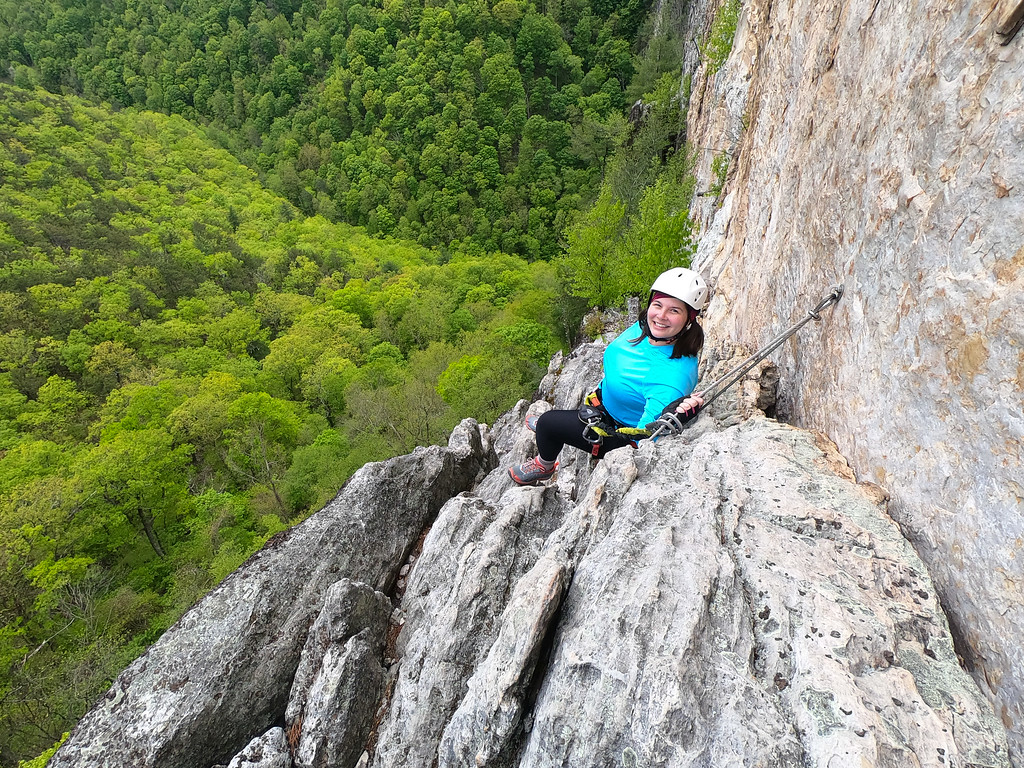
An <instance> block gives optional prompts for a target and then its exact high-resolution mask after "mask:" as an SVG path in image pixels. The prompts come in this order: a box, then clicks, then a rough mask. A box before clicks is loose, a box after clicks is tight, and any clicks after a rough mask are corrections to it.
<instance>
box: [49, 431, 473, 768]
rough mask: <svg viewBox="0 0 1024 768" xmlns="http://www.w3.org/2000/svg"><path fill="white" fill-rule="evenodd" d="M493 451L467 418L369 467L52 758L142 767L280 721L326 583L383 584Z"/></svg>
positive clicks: (224, 749)
mask: <svg viewBox="0 0 1024 768" xmlns="http://www.w3.org/2000/svg"><path fill="white" fill-rule="evenodd" d="M492 460H493V454H492V453H491V451H490V448H489V446H487V445H485V443H484V442H483V439H482V435H481V430H480V428H479V427H478V425H477V424H476V423H475V422H473V421H466V422H463V423H462V424H461V425H459V427H457V428H456V430H455V431H454V432H453V433H452V436H451V439H450V440H449V444H448V446H447V447H442V446H432V447H429V448H418V449H416V450H415V451H414V452H413V453H411V454H408V455H406V456H400V457H397V458H395V459H391V460H389V461H385V462H379V463H375V464H368V465H366V466H364V467H363V468H362V469H360V470H359V471H358V472H357V473H356V474H354V475H353V476H352V478H351V479H350V480H349V481H348V483H347V484H346V485H345V487H344V488H342V490H341V492H340V493H339V494H338V496H337V497H336V498H335V499H334V500H333V501H332V502H330V503H329V504H328V505H327V506H326V507H325V508H324V509H323V510H321V511H320V512H319V513H317V514H315V515H313V516H312V517H310V518H309V519H307V520H306V521H305V522H303V523H301V524H300V525H298V526H296V527H295V528H292V529H291V530H289V531H287V532H285V533H283V534H280V535H278V536H277V537H275V538H273V539H271V540H270V541H269V542H268V543H267V544H266V546H264V548H263V549H262V550H260V551H259V552H257V553H256V554H255V555H253V557H252V558H250V559H249V561H248V562H247V563H245V564H244V565H243V566H242V567H240V568H239V569H238V570H237V571H235V572H234V573H233V574H231V575H230V576H229V577H228V578H227V579H225V580H224V581H223V582H222V583H221V584H220V585H219V586H218V587H217V588H216V589H214V590H213V591H212V592H210V593H209V594H208V595H207V596H206V597H204V598H203V599H202V600H201V601H200V602H199V603H198V604H197V605H196V606H195V607H193V608H192V609H191V610H190V611H188V612H187V613H186V614H185V615H184V616H183V617H182V618H181V620H180V621H178V622H177V623H176V624H175V625H174V626H173V627H171V628H170V629H169V630H168V631H167V632H166V633H164V635H163V636H162V637H161V638H160V640H159V641H158V642H157V643H155V644H154V645H153V646H152V647H151V648H150V649H149V650H148V651H146V653H145V654H143V655H142V656H141V657H139V658H138V659H137V660H136V661H135V662H133V663H132V664H131V665H130V666H129V667H128V668H127V669H126V670H125V671H124V672H122V673H121V675H119V676H118V678H117V680H116V681H115V682H114V684H113V685H112V686H111V688H110V690H109V691H108V692H107V693H106V694H105V695H104V696H103V697H102V698H101V699H100V701H99V702H98V703H97V704H96V705H95V706H94V707H93V709H92V710H90V711H89V712H88V713H87V714H86V716H85V717H84V718H83V719H82V720H81V721H80V722H79V724H78V725H77V727H76V728H75V729H74V731H72V733H71V735H70V737H69V738H68V740H67V741H66V742H65V744H64V745H63V746H62V747H61V748H60V749H59V750H58V751H57V753H56V754H55V755H54V757H53V758H52V760H51V762H50V765H51V766H53V768H64V767H65V766H67V767H69V768H70V767H71V766H74V768H87V767H88V766H105V765H109V761H110V760H111V756H112V755H116V757H117V762H118V763H119V764H121V765H132V766H135V767H137V768H147V767H149V766H154V767H156V766H158V767H159V768H178V767H179V766H180V767H181V768H196V767H197V766H209V765H213V764H215V763H223V762H225V761H227V760H228V759H230V758H231V756H232V755H235V754H236V753H237V752H238V751H239V749H241V748H242V747H243V746H244V745H245V744H246V743H247V742H249V740H250V739H252V738H253V737H254V736H256V735H258V734H261V733H264V732H265V731H266V730H267V729H269V728H271V727H272V726H274V725H275V724H280V723H281V722H283V719H284V712H285V705H286V703H287V700H288V696H289V691H290V690H291V688H292V680H293V677H294V675H295V672H296V669H297V667H298V666H299V660H300V655H301V652H302V649H303V646H304V644H305V642H306V637H307V634H308V632H309V628H310V625H311V624H312V623H313V621H314V619H316V617H317V615H318V614H319V613H320V611H321V608H322V606H323V602H324V597H325V595H326V594H327V590H328V588H329V587H330V586H331V585H332V584H334V583H336V582H338V581H340V580H342V579H345V578H348V579H351V580H353V581H359V582H363V583H365V584H368V585H370V586H372V587H373V588H374V589H377V590H380V591H383V592H389V591H390V590H391V589H392V586H393V585H394V582H395V579H396V577H397V572H398V569H399V568H400V567H401V564H402V563H403V562H404V560H405V557H406V555H407V554H408V553H409V552H410V551H411V550H412V548H413V545H414V544H415V542H416V541H417V539H418V538H419V537H420V535H421V533H422V532H423V530H424V529H425V528H426V527H427V526H428V525H429V524H430V523H431V522H432V520H433V518H434V516H435V515H436V514H437V512H438V510H439V509H440V508H441V506H442V504H443V503H444V502H445V501H447V500H448V499H449V498H450V497H451V496H453V495H455V494H457V493H459V492H460V491H462V490H464V489H466V488H469V487H470V486H471V485H472V484H473V483H474V482H475V480H476V478H477V476H478V474H480V473H481V472H482V471H484V470H485V469H486V468H487V467H488V466H489V462H490V461H492ZM361 746H362V745H360V747H361ZM357 754H358V753H357Z"/></svg>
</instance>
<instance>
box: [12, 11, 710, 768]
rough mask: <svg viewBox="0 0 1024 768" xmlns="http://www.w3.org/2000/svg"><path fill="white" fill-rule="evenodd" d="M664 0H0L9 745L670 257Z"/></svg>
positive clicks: (679, 115) (674, 166)
mask: <svg viewBox="0 0 1024 768" xmlns="http://www.w3.org/2000/svg"><path fill="white" fill-rule="evenodd" d="M682 5H683V4H682V3H680V2H670V3H666V4H662V5H660V6H659V13H660V17H659V18H660V19H661V21H662V22H665V23H657V24H656V23H654V22H653V21H652V20H651V19H648V18H646V13H647V11H648V9H647V8H646V7H645V6H644V5H643V4H642V3H641V2H639V0H626V1H625V2H612V1H611V0H563V2H556V3H549V4H547V5H546V6H545V7H543V8H539V7H537V6H535V5H533V4H531V3H528V2H520V1H519V0H498V2H493V3H492V2H477V1H475V0H469V1H466V2H454V1H449V2H447V3H446V4H444V5H440V4H424V3H421V2H418V0H386V1H384V0H381V1H380V2H373V1H372V0H371V1H370V2H367V3H366V4H358V3H348V2H346V0H309V1H307V2H303V3H298V2H294V3H293V2H289V1H288V0H285V2H268V3H264V2H250V0H210V1H209V2H204V3H197V2H193V0H186V2H182V3H175V2H153V1H152V0H139V2H131V3H126V2H121V1H120V0H113V1H107V0H87V1H85V2H80V1H78V0H56V2H49V1H45V0H20V1H18V2H15V0H0V76H2V77H3V78H5V79H4V80H0V325H2V327H0V334H2V335H0V765H3V766H4V768H8V766H14V765H16V764H17V761H18V760H19V759H25V758H28V757H31V756H33V755H35V754H38V753H39V752H40V750H43V749H45V748H46V747H48V746H50V745H51V744H53V742H54V741H55V740H57V739H58V738H59V737H60V735H61V733H62V732H64V731H65V730H67V728H68V727H69V726H70V725H71V724H73V723H74V721H75V720H76V719H77V718H78V717H80V716H81V714H82V713H83V712H84V711H85V709H86V707H87V706H88V704H89V703H90V702H91V701H92V700H93V699H94V698H95V696H96V695H98V694H99V693H100V692H101V691H102V690H103V688H104V686H105V685H107V684H108V683H109V681H110V680H111V679H112V678H113V676H114V675H115V674H116V673H117V672H118V671H119V670H120V669H121V668H123V666H124V665H125V664H126V663H127V662H128V661H129V660H130V659H132V658H133V657H134V656H136V655H137V654H138V653H139V652H140V651H141V650H142V649H143V648H145V647H146V646H147V645H148V644H149V643H151V642H152V641H153V640H154V639H155V638H157V637H158V636H159V635H160V633H161V632H163V630H164V629H166V628H167V627H168V626H169V625H170V624H171V623H172V622H173V621H175V620H176V618H177V617H178V616H180V615H181V613H182V612H183V611H184V610H186V609H187V608H188V607H189V606H190V605H191V604H192V603H193V602H194V601H195V600H196V599H197V598H198V597H199V596H201V595H202V594H203V593H204V592H205V591H207V590H208V589H209V588H211V587H212V586H213V585H215V584H216V583H218V582H219V580H220V579H221V578H223V576H224V575H226V574H227V573H229V572H230V571H231V570H232V569H234V568H235V567H236V566H237V565H238V564H240V563H241V562H242V561H243V560H244V559H245V558H246V557H247V556H248V555H249V554H250V553H252V552H253V551H255V550H256V549H258V548H259V547H260V546H261V545H262V544H263V543H264V542H265V541H267V540H268V539H269V538H270V537H271V536H273V535H274V534H275V533H276V532H278V531H280V530H283V529H284V528H285V527H287V526H288V525H291V524H292V523H294V522H296V521H297V520H299V519H301V518H302V517H303V516H305V515H307V514H309V513H310V512H312V511H314V510H316V509H318V508H319V507H320V506H321V505H322V504H323V503H324V502H325V501H326V500H327V499H329V498H331V497H332V496H333V495H334V494H335V493H336V492H337V490H338V488H339V487H340V486H341V484H342V483H343V482H344V480H345V479H346V478H347V477H348V476H349V475H350V474H351V473H352V472H353V471H354V470H355V469H357V468H358V467H359V466H361V465H362V464H363V463H365V462H367V461H372V460H376V459H382V458H386V457H389V456H393V455H396V454H399V453H405V452H408V451H410V450H411V449H412V448H414V447H415V446H417V445H424V444H429V443H433V442H439V441H443V440H445V439H446V437H447V434H448V432H449V431H450V430H451V428H452V427H453V425H454V424H456V423H457V421H458V420H459V419H461V418H463V417H465V416H473V417H476V418H478V419H480V420H482V421H489V420H492V419H493V418H494V417H495V416H496V415H498V414H499V413H501V412H502V411H504V410H505V409H506V408H508V407H509V406H510V405H511V404H512V403H514V402H515V400H516V399H518V398H520V397H525V396H529V394H530V393H531V392H532V391H533V389H534V387H535V386H536V383H537V382H538V380H539V378H540V376H541V374H542V372H543V370H544V367H545V366H546V363H547V361H548V359H549V357H550V355H551V353H552V352H553V351H554V350H555V349H557V348H558V347H559V346H566V345H568V344H569V343H570V342H571V341H572V337H573V336H574V334H575V333H576V329H577V327H578V323H579V320H580V317H581V315H582V313H583V310H585V309H586V307H587V306H589V305H591V304H603V305H610V304H615V303H617V302H619V301H620V300H621V299H622V297H624V296H625V295H627V294H631V293H632V294H637V293H641V292H643V291H644V290H645V288H646V286H648V285H649V284H650V280H651V278H652V277H653V276H654V275H656V274H657V273H658V272H660V271H661V270H662V269H664V268H666V267H668V266H670V265H672V264H679V263H686V259H687V258H688V255H689V253H690V250H691V248H692V245H691V240H690V234H691V232H690V222H689V218H688V216H687V207H688V204H689V200H690V199H691V196H692V194H693V193H694V189H693V180H692V176H691V175H690V174H689V167H690V165H689V164H690V159H689V158H690V154H691V153H690V152H688V151H681V150H683V147H684V138H685V137H684V128H683V126H684V113H683V109H682V108H683V107H685V96H686V94H685V92H684V93H683V94H680V93H679V83H680V79H679V69H678V65H679V52H680V48H681V45H682V43H681V41H679V40H676V39H674V38H673V37H672V34H671V30H672V29H673V28H674V26H673V25H672V24H670V23H667V22H668V21H669V20H670V17H671V16H672V14H678V13H679V12H680V8H681V7H682ZM655 29H657V30H658V31H657V32H655ZM44 89H45V90H44ZM680 95H682V97H683V98H682V99H680ZM640 97H643V100H644V102H645V106H644V107H643V108H642V109H639V110H637V111H636V114H635V115H634V122H633V124H632V125H630V123H629V121H628V120H627V112H628V110H629V107H630V106H631V105H632V104H633V103H634V101H635V100H637V99H638V98H640ZM637 115H639V117H637Z"/></svg>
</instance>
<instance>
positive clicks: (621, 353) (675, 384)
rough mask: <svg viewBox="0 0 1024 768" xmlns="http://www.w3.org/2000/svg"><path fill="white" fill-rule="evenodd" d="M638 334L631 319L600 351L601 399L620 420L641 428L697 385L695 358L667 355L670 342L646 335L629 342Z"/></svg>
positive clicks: (669, 351)
mask: <svg viewBox="0 0 1024 768" xmlns="http://www.w3.org/2000/svg"><path fill="white" fill-rule="evenodd" d="M640 334H641V331H640V324H639V323H634V324H633V325H631V326H630V327H629V328H627V329H626V330H625V331H624V332H623V333H621V334H619V336H617V337H616V338H615V340H614V341H613V342H612V343H611V344H609V345H608V348H607V349H605V351H604V379H603V380H602V381H601V403H602V405H604V407H605V408H606V409H607V410H608V413H609V414H611V416H612V418H613V419H615V420H616V421H618V422H619V423H620V424H625V425H627V426H634V427H639V428H641V429H643V428H644V427H646V426H647V425H648V424H649V423H650V422H652V421H654V420H655V419H656V418H658V417H659V416H660V415H661V412H662V411H663V410H664V409H665V406H666V405H668V404H669V403H671V402H672V401H673V400H677V399H679V398H680V397H685V396H686V395H688V394H690V393H691V392H693V389H694V387H696V386H697V358H696V357H678V358H676V359H675V360H673V359H672V358H671V355H672V345H671V344H666V345H664V346H655V345H654V344H651V343H650V340H649V339H644V340H643V341H641V342H640V343H639V344H635V345H634V344H631V343H630V341H629V340H630V339H635V338H638V337H639V336H640Z"/></svg>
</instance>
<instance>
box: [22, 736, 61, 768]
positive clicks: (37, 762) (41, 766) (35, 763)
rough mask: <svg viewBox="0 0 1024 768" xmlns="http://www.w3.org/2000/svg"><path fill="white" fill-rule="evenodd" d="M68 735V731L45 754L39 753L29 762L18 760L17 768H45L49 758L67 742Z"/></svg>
mask: <svg viewBox="0 0 1024 768" xmlns="http://www.w3.org/2000/svg"><path fill="white" fill-rule="evenodd" d="M70 735H71V732H70V731H68V732H66V733H65V734H64V735H63V736H61V737H60V740H58V741H57V743H56V744H54V745H53V746H52V747H50V748H49V749H48V750H46V751H45V752H43V753H41V754H40V755H39V756H38V757H34V758H32V759H31V760H19V761H18V768H46V764H47V763H48V762H50V758H51V757H53V756H54V754H56V752H57V750H58V749H59V748H60V745H61V744H63V743H64V742H65V741H67V738H68V736H70Z"/></svg>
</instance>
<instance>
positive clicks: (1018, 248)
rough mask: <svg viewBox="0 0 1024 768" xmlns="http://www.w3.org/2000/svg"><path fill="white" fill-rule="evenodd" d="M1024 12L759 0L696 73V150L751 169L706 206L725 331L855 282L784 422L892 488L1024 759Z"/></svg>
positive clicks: (760, 329) (793, 355)
mask: <svg viewBox="0 0 1024 768" xmlns="http://www.w3.org/2000/svg"><path fill="white" fill-rule="evenodd" d="M709 4H710V6H711V7H710V8H709V7H706V6H708V5H709ZM714 5H715V3H713V2H712V3H708V2H705V0H701V2H699V3H696V4H694V5H693V6H692V8H693V9H695V15H694V16H693V17H692V18H691V23H692V25H693V26H694V29H693V30H690V31H688V32H687V33H685V34H684V35H683V36H684V38H685V39H690V38H691V37H693V36H698V37H699V35H700V34H701V33H702V30H703V29H705V28H706V25H707V23H708V21H707V20H708V18H709V17H710V15H711V13H712V12H713V10H714ZM1019 5H1020V3H1019V2H1017V0H1001V1H1000V2H995V1H994V0H985V1H982V0H967V1H965V2H959V3H948V2H942V1H941V0H910V1H909V2H905V3H900V4H898V5H896V6H893V5H891V4H890V5H886V4H885V3H882V4H879V3H878V2H876V1H875V0H853V1H852V2H844V3H840V2H824V3H822V2H815V1H813V0H749V2H747V1H745V2H744V3H743V13H742V16H741V19H740V23H739V28H738V30H737V35H736V38H735V44H734V48H733V52H732V55H731V57H730V59H729V61H728V63H727V64H726V66H725V67H724V68H723V69H722V70H721V71H720V72H719V73H718V74H717V75H715V76H714V77H713V78H708V77H707V75H706V72H705V70H704V69H703V67H701V66H699V63H698V62H697V61H691V65H692V75H693V89H692V93H693V96H692V98H691V102H690V111H689V125H688V136H689V139H690V141H691V142H692V143H693V144H694V145H695V146H698V147H716V148H723V149H727V150H728V151H729V152H730V154H731V170H730V175H729V181H728V183H727V185H726V193H725V194H724V195H723V197H722V199H719V200H711V199H710V198H699V199H698V203H697V208H696V209H695V213H696V215H697V218H698V219H699V220H700V222H701V228H702V233H703V237H702V242H701V244H700V250H699V254H698V259H697V261H696V262H695V266H697V267H698V268H700V269H702V270H703V271H704V272H705V273H706V274H707V275H708V276H710V277H712V278H714V277H718V276H720V279H719V281H718V290H717V294H716V300H715V303H714V305H713V307H712V317H713V319H714V322H712V323H711V327H710V333H711V336H712V337H713V338H714V337H718V338H722V337H725V336H731V337H733V338H736V339H738V340H740V341H743V342H745V343H747V344H748V345H750V346H752V347H756V346H758V345H760V344H761V343H763V342H764V341H766V340H767V339H768V338H770V337H771V335H772V334H773V333H774V331H775V330H776V329H777V328H779V327H781V326H784V325H786V324H788V323H789V322H792V321H793V320H794V319H796V318H797V317H798V316H799V314H801V313H802V312H803V311H805V310H806V309H808V308H809V307H810V306H812V305H813V304H814V303H815V302H816V301H817V300H818V298H820V297H821V296H822V295H823V294H824V292H825V291H826V289H827V287H828V286H829V285H831V284H834V283H841V284H843V285H844V286H845V288H846V295H845V297H844V299H843V301H842V302H841V304H840V305H839V306H838V307H837V309H836V310H835V311H834V312H833V313H831V314H830V316H829V317H828V318H826V320H825V322H824V325H823V327H822V329H821V333H820V334H807V335H805V336H802V337H801V338H800V339H798V340H797V341H795V342H791V343H790V344H789V345H787V347H785V348H784V350H782V352H783V354H780V355H779V356H778V357H777V358H776V359H777V362H778V364H779V367H780V371H781V374H782V391H783V392H784V393H785V401H784V402H783V403H782V404H780V408H781V410H782V412H784V413H785V414H787V415H788V416H789V417H791V419H792V420H793V421H794V422H795V423H798V424H800V425H803V426H807V427H810V428H814V429H818V430H821V431H823V432H826V433H827V434H828V435H829V436H830V437H831V438H832V439H833V440H834V441H835V442H836V443H837V444H838V446H839V448H840V450H841V451H842V452H843V454H844V455H846V456H848V457H849V459H850V462H851V464H852V465H853V467H854V468H855V469H856V472H857V474H858V476H859V477H861V478H863V479H866V480H870V481H873V482H876V483H879V484H881V485H883V486H884V487H885V488H886V489H888V491H889V492H890V493H891V494H892V502H891V505H890V511H891V513H892V515H893V517H894V518H895V519H896V520H897V521H898V522H899V524H900V526H901V528H902V530H903V531H904V533H905V534H906V535H907V536H908V537H909V538H910V540H911V541H912V542H913V544H914V546H915V548H916V550H917V552H918V553H919V555H920V556H921V557H922V559H923V560H924V562H925V563H926V565H927V566H928V568H929V570H930V571H931V573H932V576H933V578H934V579H935V585H936V589H937V590H938V592H939V595H940V598H941V601H942V603H943V605H944V606H945V607H946V608H947V610H948V611H949V617H950V621H951V623H952V625H953V628H954V631H955V635H956V636H957V640H958V650H959V651H960V652H961V653H962V654H963V655H964V657H965V659H966V661H967V663H968V664H969V666H970V668H971V669H972V671H973V675H974V678H975V680H976V681H977V682H978V684H979V685H981V686H982V689H983V690H984V692H985V693H986V695H987V696H988V697H989V698H990V699H991V701H992V702H993V703H994V705H995V707H996V709H997V711H998V713H999V716H1000V718H1001V720H1002V721H1003V722H1004V723H1005V724H1006V726H1007V727H1008V728H1009V729H1010V731H1011V742H1012V746H1013V747H1014V751H1015V754H1016V758H1015V759H1016V760H1017V761H1018V765H1021V764H1024V650H1022V644H1021V642H1020V638H1021V637H1022V636H1024V571H1022V569H1021V559H1022V557H1024V514H1022V511H1024V508H1022V498H1024V485H1022V483H1024V481H1022V480H1021V477H1022V475H1024V471H1022V467H1021V463H1022V455H1021V454H1022V449H1021V446H1022V444H1024V440H1022V438H1024V420H1022V419H1021V412H1022V410H1024V398H1022V395H1021V392H1022V387H1024V314H1022V313H1021V312H1020V307H1021V294H1022V289H1024V196H1022V195H1024V152H1022V151H1021V150H1022V146H1024V119H1022V116H1024V88H1022V87H1021V82H1022V78H1024V34H1021V33H1018V34H1017V36H1016V37H1014V38H1012V39H1011V40H1009V42H1008V44H1005V45H1004V44H1003V43H1005V42H1007V41H1006V38H1005V36H1002V35H1000V34H999V33H998V27H999V25H1000V22H1001V19H1002V18H1003V17H1005V16H1007V14H1009V13H1011V12H1012V11H1013V10H1014V9H1015V8H1017V7H1018V6H1019ZM691 48H692V46H691ZM712 155H713V153H712V152H706V153H704V154H703V155H701V156H700V157H699V164H698V168H699V170H700V178H701V181H700V182H699V183H698V189H703V188H706V187H707V183H708V181H707V180H708V178H709V176H710V171H709V167H710V163H711V159H712Z"/></svg>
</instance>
